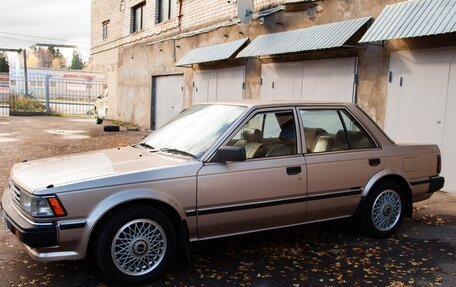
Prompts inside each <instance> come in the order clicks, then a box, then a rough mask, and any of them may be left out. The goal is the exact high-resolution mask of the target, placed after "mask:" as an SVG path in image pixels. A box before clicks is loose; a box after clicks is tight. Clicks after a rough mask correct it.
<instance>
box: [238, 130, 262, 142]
mask: <svg viewBox="0 0 456 287" xmlns="http://www.w3.org/2000/svg"><path fill="white" fill-rule="evenodd" d="M242 136H243V137H244V139H245V140H246V141H247V142H248V143H257V142H260V141H261V131H260V130H258V129H252V128H245V129H244V131H243V132H242Z"/></svg>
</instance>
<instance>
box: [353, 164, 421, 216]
mask: <svg viewBox="0 0 456 287" xmlns="http://www.w3.org/2000/svg"><path fill="white" fill-rule="evenodd" d="M383 181H392V182H394V183H396V184H397V185H399V186H400V187H401V189H402V191H403V193H404V195H403V196H404V197H405V216H407V217H411V216H412V213H413V201H412V187H411V185H410V183H409V182H408V181H407V180H406V177H405V175H404V174H403V173H402V172H401V171H398V170H391V169H386V170H382V171H380V172H378V173H376V174H375V175H374V176H373V177H372V178H371V179H370V180H369V181H368V183H367V184H366V185H365V187H364V189H363V193H362V198H361V201H360V203H359V204H358V206H357V208H356V210H355V212H354V213H353V217H354V218H355V219H356V218H357V217H359V216H360V214H361V211H362V209H363V208H364V204H365V202H366V198H367V196H368V195H369V193H370V192H371V191H372V190H374V189H375V188H376V186H377V185H378V184H380V183H381V182H383Z"/></svg>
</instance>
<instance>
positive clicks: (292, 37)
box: [236, 17, 371, 58]
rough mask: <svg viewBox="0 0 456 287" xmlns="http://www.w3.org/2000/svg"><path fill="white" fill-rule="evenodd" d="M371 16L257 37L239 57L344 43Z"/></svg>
mask: <svg viewBox="0 0 456 287" xmlns="http://www.w3.org/2000/svg"><path fill="white" fill-rule="evenodd" d="M370 19H371V17H365V18H359V19H354V20H348V21H342V22H336V23H331V24H325V25H318V26H313V27H309V28H305V29H299V30H292V31H287V32H281V33H274V34H267V35H261V36H258V37H257V38H256V39H255V40H253V41H252V43H250V44H249V45H248V46H247V47H246V48H245V49H244V50H242V51H241V52H240V53H239V54H238V55H237V57H236V58H241V57H253V56H263V55H277V54H286V53H296V52H304V51H311V50H321V49H328V48H336V47H341V46H343V45H344V44H345V43H346V42H347V41H348V40H349V39H350V38H351V37H352V36H353V34H355V33H356V32H357V31H358V30H359V29H360V28H361V27H362V26H363V25H365V24H366V23H367V22H368V21H369V20H370Z"/></svg>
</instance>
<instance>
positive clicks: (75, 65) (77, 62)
mask: <svg viewBox="0 0 456 287" xmlns="http://www.w3.org/2000/svg"><path fill="white" fill-rule="evenodd" d="M84 66H85V63H84V62H83V61H82V58H81V54H80V53H79V52H78V51H76V50H74V51H73V57H72V58H71V65H70V66H69V67H68V69H73V70H82V69H83V68H84Z"/></svg>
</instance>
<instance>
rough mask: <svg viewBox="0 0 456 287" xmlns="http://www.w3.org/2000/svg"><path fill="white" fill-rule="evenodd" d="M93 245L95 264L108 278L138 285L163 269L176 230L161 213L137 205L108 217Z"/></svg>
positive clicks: (170, 255)
mask: <svg viewBox="0 0 456 287" xmlns="http://www.w3.org/2000/svg"><path fill="white" fill-rule="evenodd" d="M151 245H152V248H151ZM94 247H95V252H94V253H95V258H96V261H97V263H98V266H99V267H100V269H101V270H102V271H103V272H104V273H105V274H106V276H107V277H108V278H109V279H111V280H112V281H113V282H116V283H121V284H126V285H128V284H141V283H146V282H149V281H152V280H155V279H157V278H159V277H160V276H161V275H162V274H163V272H165V271H166V268H167V266H168V265H169V263H170V262H171V261H172V259H173V258H174V254H175V252H176V232H175V229H174V227H173V225H172V223H171V221H170V220H169V219H168V218H167V217H166V216H165V215H164V214H163V213H162V212H160V211H159V210H157V209H155V208H153V207H150V206H147V205H140V206H136V207H135V208H129V209H121V210H120V211H119V212H117V213H115V214H114V215H112V216H110V217H109V219H108V221H106V222H104V224H103V229H102V230H101V232H100V233H99V234H98V236H97V238H96V241H95V245H94ZM144 260H147V261H144ZM135 264H137V265H136V266H135Z"/></svg>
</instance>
